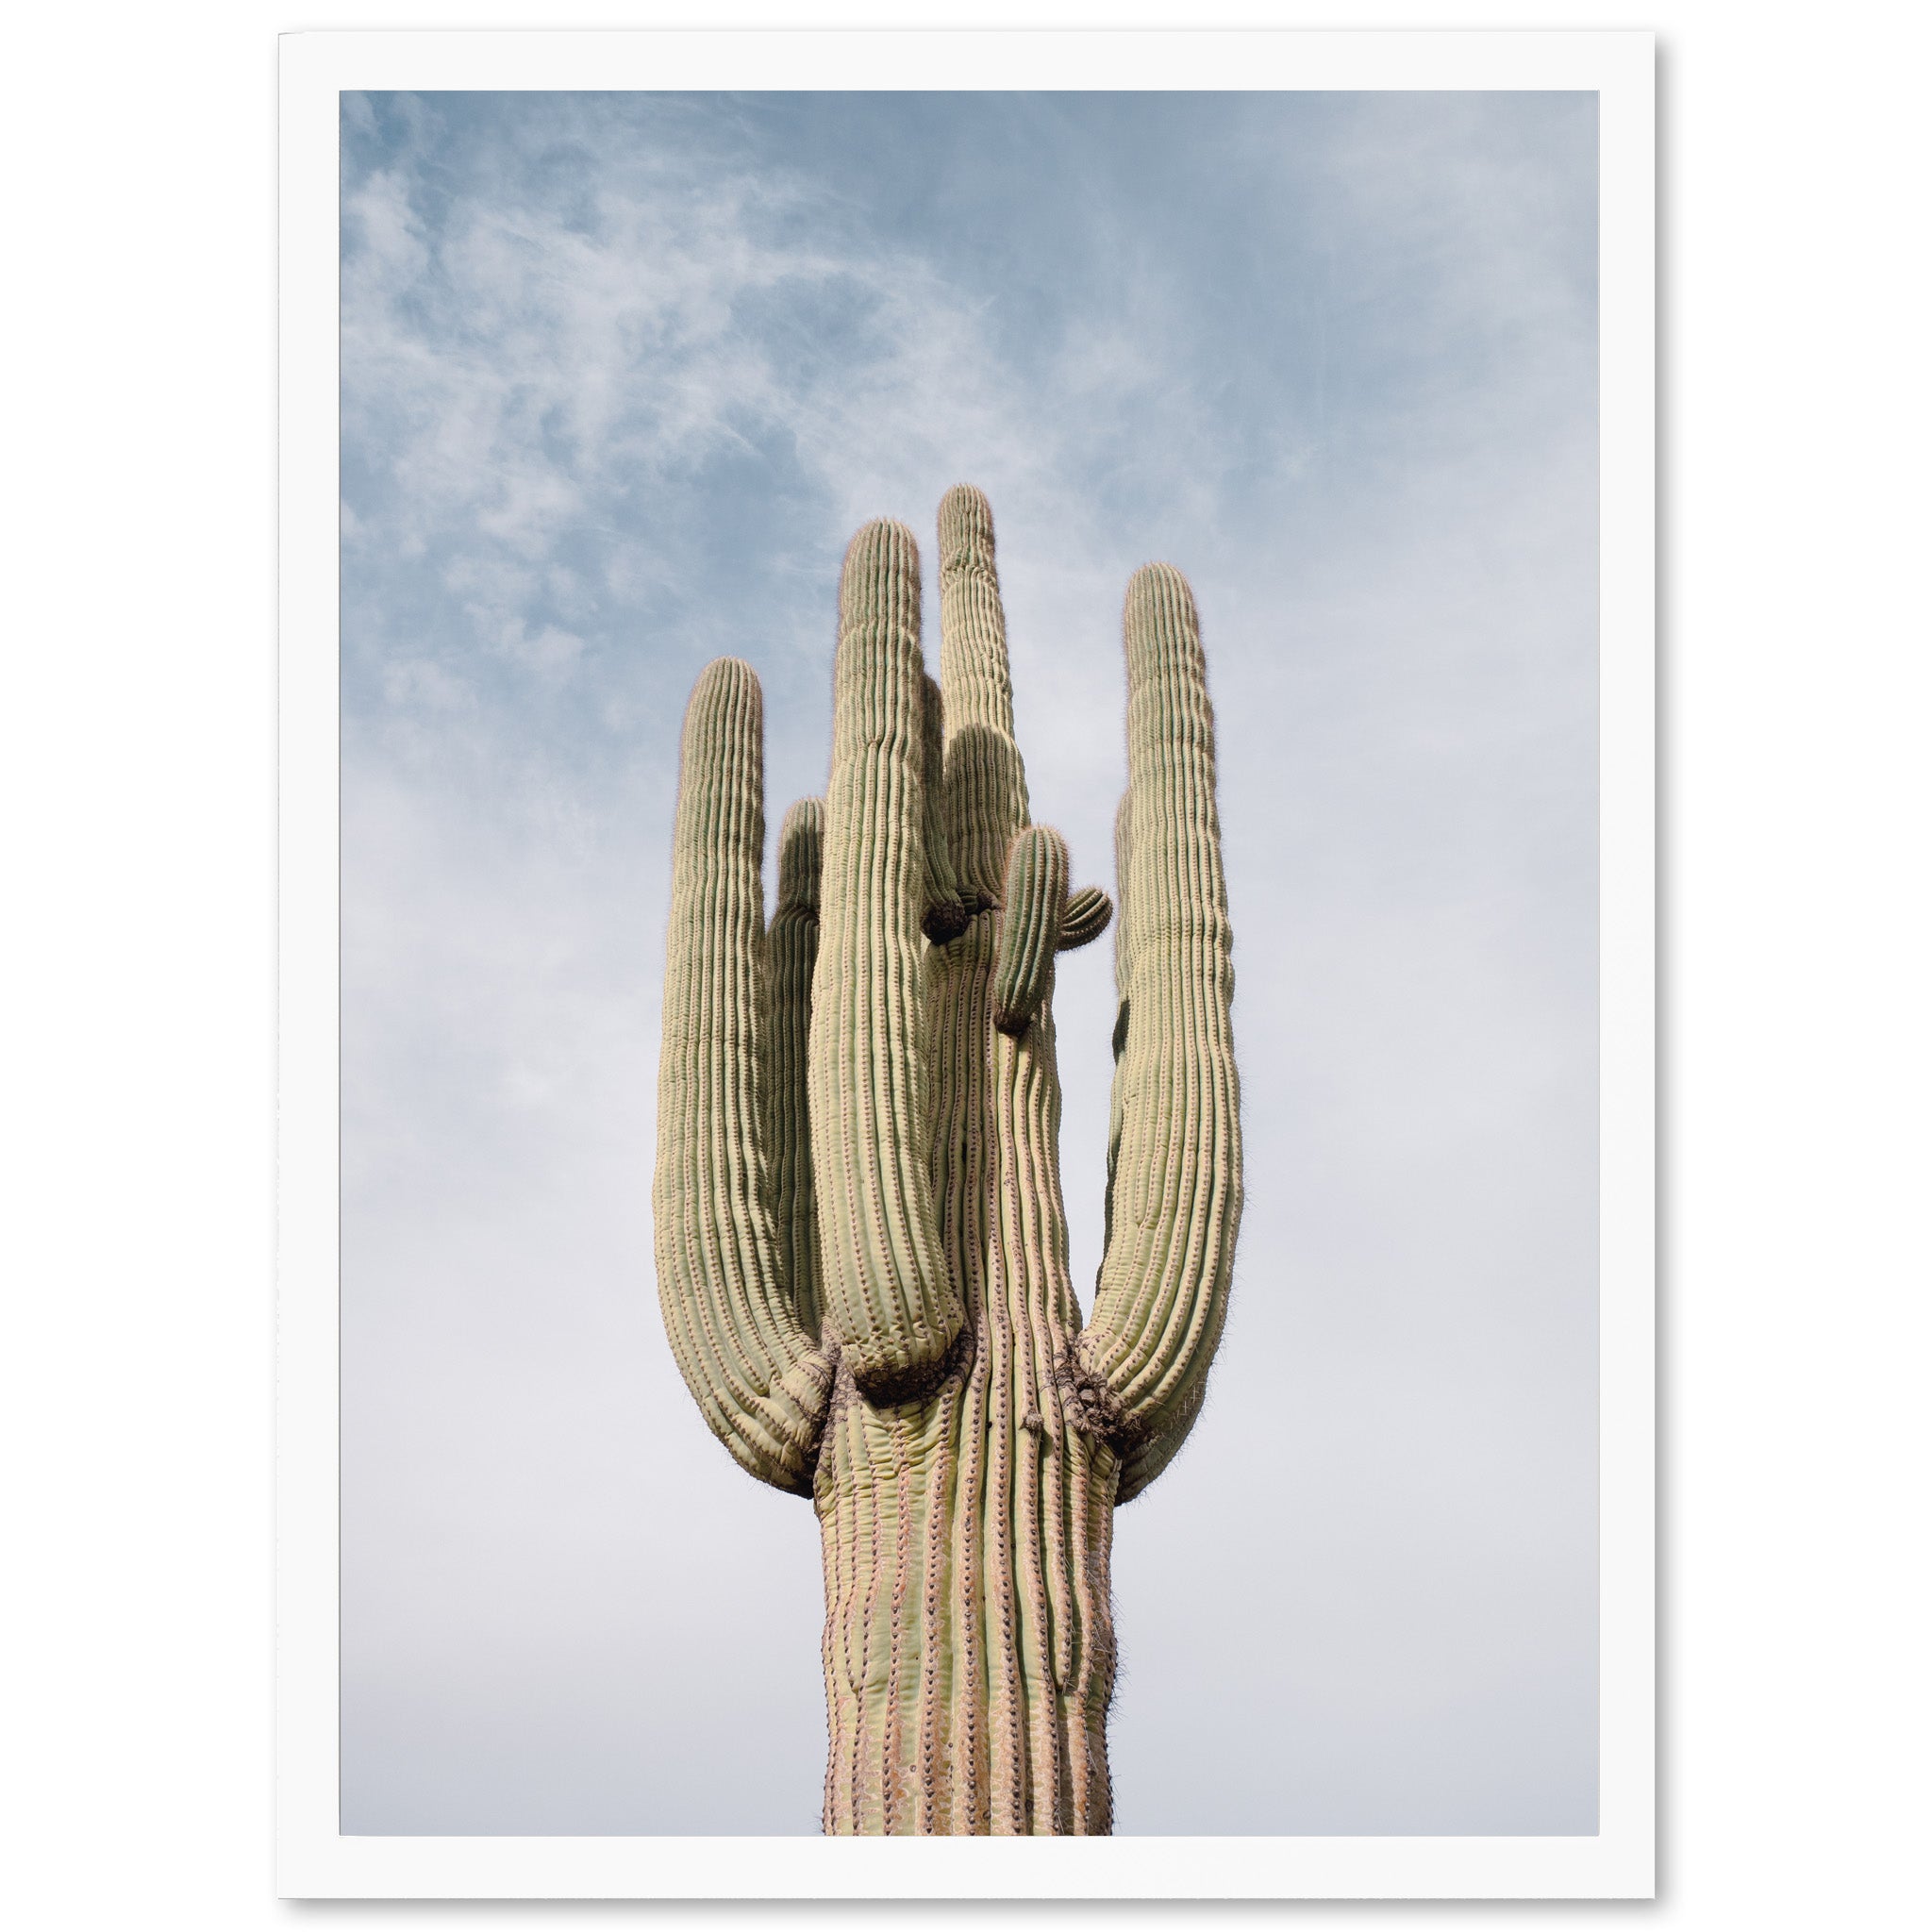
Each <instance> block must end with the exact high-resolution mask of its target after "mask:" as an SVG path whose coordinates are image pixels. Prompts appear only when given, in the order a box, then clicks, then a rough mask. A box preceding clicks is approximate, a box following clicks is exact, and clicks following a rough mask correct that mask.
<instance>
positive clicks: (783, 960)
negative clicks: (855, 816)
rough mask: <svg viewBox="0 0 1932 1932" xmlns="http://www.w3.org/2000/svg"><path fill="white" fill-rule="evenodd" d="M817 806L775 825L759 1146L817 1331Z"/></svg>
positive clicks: (794, 811) (778, 1223)
mask: <svg viewBox="0 0 1932 1932" xmlns="http://www.w3.org/2000/svg"><path fill="white" fill-rule="evenodd" d="M824 824H825V807H824V800H823V799H819V798H801V799H800V800H799V801H798V803H797V804H796V805H794V806H793V807H792V808H791V810H790V811H788V812H787V813H786V814H785V823H784V824H782V825H781V826H780V827H779V830H778V909H777V911H776V912H774V914H773V915H772V925H771V930H770V931H769V932H768V933H767V934H766V935H765V973H766V977H767V981H768V984H769V987H770V991H771V1002H772V1024H771V1026H770V1029H769V1031H768V1032H767V1035H766V1041H765V1044H766V1051H767V1054H768V1065H769V1070H770V1071H769V1074H768V1077H767V1079H766V1081H765V1105H766V1115H765V1117H766V1120H767V1121H768V1122H769V1124H770V1130H769V1135H768V1138H767V1141H766V1145H767V1147H768V1148H769V1149H770V1154H771V1187H772V1217H773V1222H774V1232H775V1235H776V1239H777V1243H778V1280H779V1285H780V1287H781V1289H782V1290H783V1291H784V1292H785V1294H786V1296H787V1298H788V1299H789V1300H790V1301H791V1307H792V1309H793V1311H794V1312H795V1313H796V1315H797V1316H798V1323H799V1326H800V1327H801V1328H803V1329H804V1330H805V1332H806V1334H807V1335H808V1336H810V1337H812V1338H813V1340H817V1338H818V1333H819V1324H820V1314H819V1269H818V1226H817V1219H816V1210H815V1207H814V1202H813V1194H812V1184H811V1106H810V1083H809V1078H808V1069H809V1067H810V1059H809V1057H808V1048H809V1041H810V1034H811V981H812V973H813V971H814V969H815V968H816V967H817V965H818V958H819V867H820V860H821V856H822V849H823V841H824Z"/></svg>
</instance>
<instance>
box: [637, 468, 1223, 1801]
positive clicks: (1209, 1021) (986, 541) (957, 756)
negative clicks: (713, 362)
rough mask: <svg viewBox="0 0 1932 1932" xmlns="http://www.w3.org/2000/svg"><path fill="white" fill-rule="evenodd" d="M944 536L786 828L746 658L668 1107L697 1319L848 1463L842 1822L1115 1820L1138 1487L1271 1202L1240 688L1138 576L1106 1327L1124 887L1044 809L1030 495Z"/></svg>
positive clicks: (1183, 1400) (1166, 1455)
mask: <svg viewBox="0 0 1932 1932" xmlns="http://www.w3.org/2000/svg"><path fill="white" fill-rule="evenodd" d="M940 565H941V569H940V591H941V625H942V633H943V634H942V642H941V685H938V686H936V685H935V684H934V683H933V681H932V680H931V679H930V678H929V677H927V676H926V675H924V668H923V665H922V663H921V661H920V640H919V589H918V586H919V565H918V556H917V552H916V549H915V547H914V544H913V540H912V538H911V536H910V535H909V533H908V532H907V531H906V530H905V529H904V528H903V527H902V526H900V525H895V524H883V523H882V524H873V525H868V526H867V527H866V528H865V529H864V530H862V531H860V532H859V534H858V537H857V538H855V539H854V541H853V543H852V547H851V549H850V551H849V552H848V553H847V557H846V562H845V569H844V572H843V575H842V577H841V591H840V636H839V652H838V662H837V669H836V672H835V708H834V729H833V756H832V774H831V784H830V787H829V789H828V792H827V796H826V799H825V802H824V806H823V807H821V806H820V804H819V802H818V801H817V800H811V799H808V800H806V801H804V802H803V803H801V804H799V805H796V806H794V807H793V808H791V811H790V812H789V813H788V814H787V816H786V820H785V824H784V827H783V829H782V831H781V833H780V841H779V862H778V880H779V885H778V908H777V910H776V912H775V914H774V918H773V920H772V924H771V926H770V929H769V931H767V930H766V929H765V928H764V924H763V918H762V910H763V908H762V900H761V890H760V886H759V879H758V855H759V851H760V847H761V841H762V830H763V826H762V804H761V790H762V784H761V777H760V768H761V758H762V746H761V730H762V722H761V717H760V712H759V700H758V687H757V684H756V681H755V680H754V679H753V678H752V676H751V674H750V672H749V671H748V670H747V669H746V668H745V667H744V666H743V665H741V664H738V663H736V662H733V661H730V660H726V661H724V662H722V663H719V664H714V665H712V666H711V667H710V668H709V669H708V670H707V671H706V672H705V674H704V675H703V676H702V677H701V678H700V679H699V681H698V686H697V689H696V691H695V692H694V693H693V695H692V698H691V710H690V714H689V716H688V718H687V722H686V726H685V739H684V751H683V755H684V769H683V775H682V780H681V783H680V788H679V797H678V816H677V833H676V845H675V879H674V886H673V900H672V919H671V939H670V969H669V973H668V975H667V978H666V982H665V998H664V1013H665V1039H664V1056H663V1062H662V1074H661V1075H660V1093H659V1103H658V1109H659V1110H658V1181H657V1193H656V1205H657V1217H658V1235H657V1241H658V1279H659V1286H660V1291H661V1296H662V1300H663V1306H664V1318H665V1325H666V1328H667V1330H668V1332H669V1334H670V1337H671V1341H672V1347H673V1350H674V1352H675V1355H676V1357H677V1361H678V1365H679V1367H680V1369H681V1370H682V1371H683V1373H684V1376H685V1379H686V1381H687V1383H688V1384H689V1385H690V1387H691V1391H692V1393H693V1395H695V1397H696V1398H697V1401H698V1404H699V1407H700V1408H701V1409H702V1411H703V1413H704V1415H705V1418H706V1420H707V1421H708V1423H709V1424H710V1426H711V1428H712V1430H713V1431H714V1432H715V1433H716V1434H717V1435H719V1436H720V1437H721V1438H722V1439H723V1441H724V1443H725V1445H726V1447H727V1448H729V1449H730V1450H731V1452H732V1454H733V1455H734V1456H736V1457H737V1458H738V1459H739V1461H740V1462H741V1463H742V1464H743V1465H744V1466H745V1467H746V1468H748V1469H750V1470H751V1471H752V1473H753V1474H756V1475H758V1476H760V1477H762V1478H763V1479H764V1480H765V1481H767V1482H772V1483H775V1484H776V1485H777V1486H778V1487H779V1488H782V1489H788V1490H794V1491H808V1492H809V1493H810V1494H811V1496H812V1498H813V1502H814V1506H815V1507H816V1510H817V1514H818V1518H819V1523H820V1528H821V1533H822V1541H823V1548H824V1587H825V1624H824V1673H825V1692H826V1707H827V1716H828V1722H829V1726H830V1732H831V1748H830V1752H829V1755H828V1758H827V1764H826V1772H825V1788H824V1828H825V1829H826V1830H827V1831H828V1832H841V1833H856V1832H862V1833H887V1834H927V1833H1001V1834H1011V1833H1102V1832H1106V1831H1108V1830H1110V1829H1111V1825H1112V1792H1111V1784H1110V1780H1109V1777H1108V1760H1107V1715H1108V1706H1109V1703H1110V1701H1111V1698H1112V1691H1113V1676H1114V1638H1113V1625H1112V1616H1111V1607H1110V1592H1109V1581H1108V1577H1109V1562H1110V1550H1111V1541H1112V1527H1113V1511H1114V1509H1115V1507H1117V1506H1118V1505H1119V1504H1120V1503H1122V1502H1124V1501H1126V1500H1128V1498H1130V1497H1131V1496H1133V1495H1135V1494H1138V1493H1139V1492H1140V1491H1141V1490H1142V1489H1144V1488H1145V1487H1146V1485H1147V1484H1148V1483H1150V1482H1151V1481H1152V1480H1153V1479H1154V1477H1155V1476H1157V1475H1158V1474H1159V1473H1160V1471H1161V1470H1162V1469H1163V1468H1165V1467H1166V1465H1167V1463H1168V1461H1169V1460H1170V1459H1171V1458H1172V1457H1173V1456H1174V1453H1175V1452H1176V1450H1177V1449H1178V1448H1179V1447H1180V1444H1181V1442H1182V1441H1183V1440H1184V1439H1185V1437H1186V1436H1187V1433H1188V1431H1189V1430H1190V1429H1191V1427H1192V1425H1193V1423H1194V1420H1195V1417H1196V1416H1197V1415H1198V1414H1199V1412H1200V1409H1201V1406H1202V1401H1203V1398H1204V1395H1205V1391H1206V1386H1207V1374H1208V1362H1209V1359H1210V1358H1211V1357H1212V1354H1213V1351H1214V1348H1215V1345H1216V1343H1217V1341H1219V1338H1220V1334H1221V1329H1222V1324H1223V1321H1224V1315H1225V1308H1226V1301H1227V1293H1228V1283H1229V1271H1230V1267H1231V1262H1232V1257H1233V1249H1234V1240H1235V1233H1236V1229H1237V1226H1238V1224H1239V1221H1240V1215H1241V1143H1240V1117H1239V1113H1240V1095H1239V1089H1238V1084H1237V1080H1236V1074H1235V1068H1234V1058H1233V1046H1232V1036H1231V1032H1230V1026H1229V1003H1230V1001H1231V998H1232V994H1233V973H1232V968H1231V965H1230V961H1229V929H1228V921H1227V905H1226V891H1225V886H1224V880H1223V876H1222V869H1221V853H1220V830H1219V824H1218V821H1217V818H1216V813H1215V804H1214V760H1213V715H1212V712H1211V709H1210V708H1209V707H1208V691H1207V682H1206V675H1205V671H1204V667H1203V662H1202V657H1201V647H1200V637H1199V626H1198V623H1197V620H1196V617H1195V612H1194V605H1193V599H1192V596H1191V593H1190V592H1189V591H1188V587H1187V585H1186V582H1185V581H1184V580H1183V579H1182V577H1181V576H1180V575H1179V573H1178V572H1176V571H1174V570H1173V569H1171V568H1170V567H1169V566H1167V565H1164V564H1156V565H1150V566H1149V567H1148V568H1146V569H1145V570H1142V571H1141V572H1139V573H1137V574H1136V575H1135V577H1134V578H1133V581H1132V583H1131V584H1130V586H1129V589H1128V593H1127V602H1126V615H1125V635H1126V655H1127V683H1128V700H1127V720H1128V792H1127V796H1126V798H1125V799H1124V801H1123V803H1122V810H1121V814H1120V818H1119V820H1118V821H1117V824H1116V862H1117V867H1118V873H1119V880H1120V888H1121V894H1122V912H1121V920H1120V924H1119V928H1118V931H1117V934H1116V954H1115V974H1116V981H1117V987H1118V991H1119V997H1120V1010H1119V1017H1118V1020H1117V1023H1116V1025H1115V1030H1114V1045H1115V1057H1116V1067H1115V1078H1114V1092H1113V1105H1112V1124H1111V1127H1110V1132H1109V1146H1108V1242H1107V1253H1106V1259H1105V1261H1104V1262H1103V1264H1102V1268H1101V1274H1100V1280H1099V1284H1098V1287H1097V1290H1096V1296H1095V1302H1094V1307H1093V1313H1092V1318H1091V1321H1090V1322H1089V1323H1088V1324H1087V1325H1086V1326H1085V1328H1084V1329H1083V1327H1082V1325H1081V1319H1080V1310H1079V1307H1078V1304H1077V1302H1076V1300H1075V1297H1074V1290H1073V1283H1072V1280H1071V1278H1070V1276H1069V1273H1068V1266H1067V1234H1066V1214H1065V1208H1064V1204H1063V1202H1062V1198H1061V1194H1060V1181H1059V1166H1058V1141H1059V1116H1060V1090H1059V1077H1058V1067H1057V1060H1056V1039H1055V1031H1054V1017H1053V997H1052V995H1053V960H1054V956H1055V953H1056V952H1057V951H1064V950H1066V949H1067V948H1068V947H1070V946H1074V945H1081V944H1086V943H1088V942H1090V941H1092V940H1093V939H1095V938H1097V937H1098V936H1099V934H1100V933H1101V932H1102V931H1103V930H1104V929H1105V927H1106V926H1107V924H1108V920H1109V918H1110V917H1111V912H1112V908H1111V907H1110V905H1109V903H1108V898H1107V895H1106V894H1105V893H1104V892H1101V891H1097V890H1096V889H1094V888H1091V887H1090V888H1086V889H1084V890H1082V891H1075V892H1070V891H1069V889H1068V888H1069V864H1068V854H1067V848H1066V843H1065V841H1064V840H1062V839H1061V837H1060V836H1059V834H1058V832H1055V831H1053V830H1051V829H1050V828H1047V827H1043V826H1034V825H1031V824H1029V823H1028V816H1027V799H1026V783H1025V774H1024V766H1023V764H1022V762H1021V758H1020V753H1019V747H1018V744H1017V742H1016V741H1015V739H1014V735H1013V714H1012V687H1011V680H1010V675H1009V673H1008V660H1007V649H1006V626H1005V618H1004V615H1003V613H1002V610H1001V607H1000V597H999V586H998V579H997V575H996V574H995V570H994V563H993V533H992V515H991V509H990V508H988V506H987V502H986V499H985V497H984V496H982V495H981V494H980V493H979V491H976V490H972V489H969V488H966V487H964V486H962V487H960V488H958V489H956V490H953V491H948V492H947V495H946V497H945V500H944V502H943V503H942V504H941V509H940Z"/></svg>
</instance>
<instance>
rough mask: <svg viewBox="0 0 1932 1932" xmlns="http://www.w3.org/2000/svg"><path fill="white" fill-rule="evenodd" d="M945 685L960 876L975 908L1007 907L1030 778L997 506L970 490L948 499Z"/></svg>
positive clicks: (944, 525)
mask: <svg viewBox="0 0 1932 1932" xmlns="http://www.w3.org/2000/svg"><path fill="white" fill-rule="evenodd" d="M940 682H941V687H942V688H943V690H944V692H945V737H946V836H947V841H948V843H949V845H950V847H951V852H952V860H953V869H954V871H955V872H956V873H957V874H958V881H959V891H960V893H961V895H962V896H963V897H964V898H965V899H966V901H967V903H968V907H969V909H971V908H984V907H988V906H992V905H997V904H998V902H999V897H1000V888H1001V881H1002V878H1003V876H1004V874H1005V872H1006V865H1007V847H1008V845H1009V844H1010V843H1011V842H1012V838H1013V834H1014V833H1015V832H1017V831H1018V830H1019V829H1020V827H1021V826H1022V825H1024V824H1025V823H1026V818H1027V810H1026V772H1025V767H1024V765H1023V764H1022V762H1021V759H1020V746H1019V742H1018V741H1017V740H1016V739H1015V738H1014V736H1013V675H1012V672H1011V670H1010V668H1009V667H1008V662H1007V617H1006V611H1005V609H1004V608H1003V607H1002V605H1001V603H1000V583H999V575H998V572H997V569H996V568H995V566H994V563H993V539H992V507H991V505H990V504H989V503H988V502H987V500H986V497H985V494H984V493H983V492H982V491H978V490H975V489H974V487H973V486H972V485H971V484H970V483H959V484H956V485H955V486H954V487H953V488H952V489H951V490H949V491H946V493H945V495H944V496H943V497H942V498H941V500H940Z"/></svg>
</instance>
